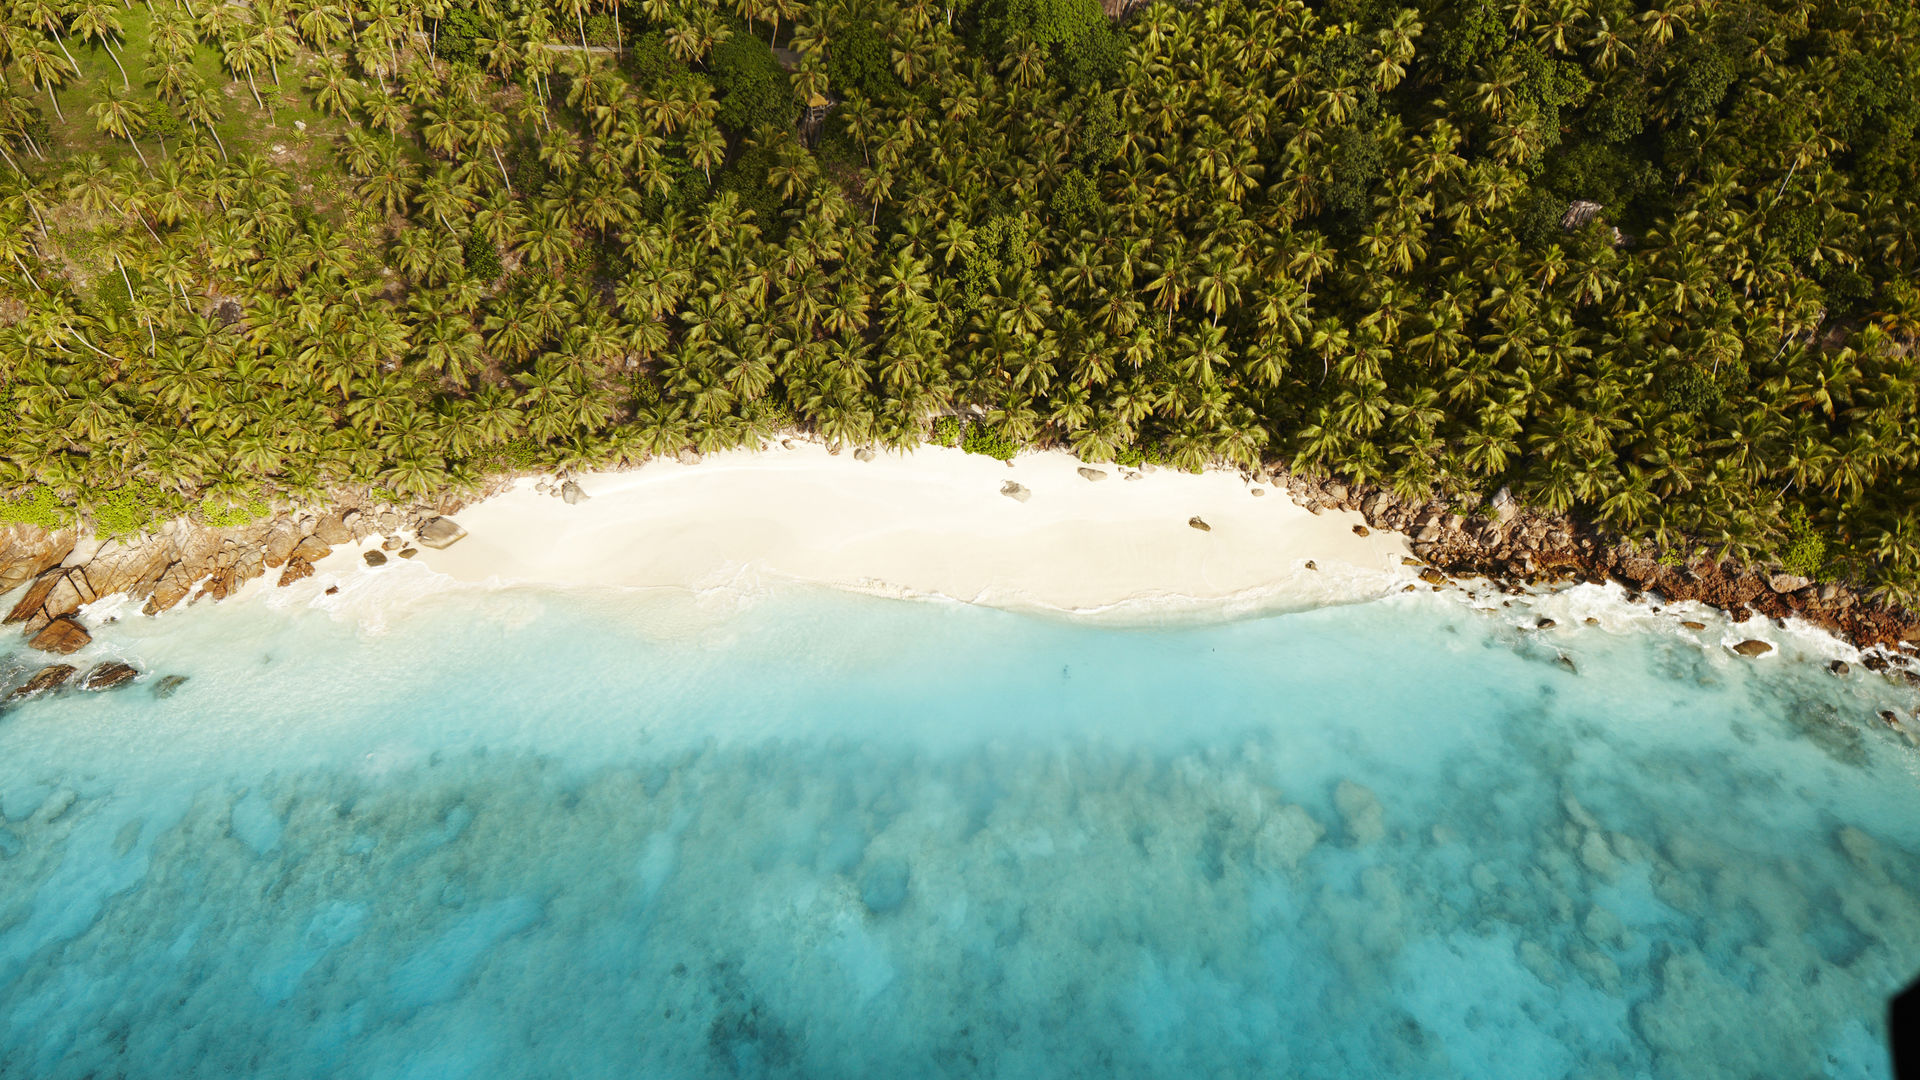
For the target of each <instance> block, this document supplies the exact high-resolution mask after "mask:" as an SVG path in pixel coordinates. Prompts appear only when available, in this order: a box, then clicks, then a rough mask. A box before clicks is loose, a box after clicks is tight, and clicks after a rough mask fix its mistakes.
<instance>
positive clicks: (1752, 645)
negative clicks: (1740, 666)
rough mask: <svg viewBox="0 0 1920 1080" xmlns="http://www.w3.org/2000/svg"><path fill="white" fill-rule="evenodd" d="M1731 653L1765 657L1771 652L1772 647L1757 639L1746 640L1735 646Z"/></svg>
mask: <svg viewBox="0 0 1920 1080" xmlns="http://www.w3.org/2000/svg"><path fill="white" fill-rule="evenodd" d="M1733 651H1734V652H1737V653H1739V654H1740V655H1741V656H1765V655H1766V654H1768V653H1770V652H1772V651H1773V646H1772V645H1769V644H1767V643H1766V642H1764V641H1761V640H1760V639H1758V638H1748V639H1747V640H1745V641H1743V642H1741V643H1740V644H1738V645H1735V646H1734V647H1733Z"/></svg>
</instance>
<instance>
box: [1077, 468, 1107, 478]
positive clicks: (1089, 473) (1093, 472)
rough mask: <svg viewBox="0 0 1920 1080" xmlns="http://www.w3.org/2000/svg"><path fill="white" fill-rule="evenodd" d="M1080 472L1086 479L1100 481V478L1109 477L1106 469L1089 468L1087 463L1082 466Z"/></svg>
mask: <svg viewBox="0 0 1920 1080" xmlns="http://www.w3.org/2000/svg"><path fill="white" fill-rule="evenodd" d="M1079 472H1080V476H1081V478H1082V479H1084V480H1095V481H1098V480H1105V479H1106V478H1107V473H1106V470H1105V469H1089V468H1087V467H1086V466H1085V465H1082V466H1080V469H1079Z"/></svg>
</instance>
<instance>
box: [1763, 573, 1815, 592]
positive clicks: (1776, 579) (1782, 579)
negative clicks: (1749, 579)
mask: <svg viewBox="0 0 1920 1080" xmlns="http://www.w3.org/2000/svg"><path fill="white" fill-rule="evenodd" d="M1811 584H1813V582H1812V581H1811V580H1809V579H1807V578H1803V577H1801V576H1800V575H1799V574H1774V575H1772V576H1770V577H1768V578H1767V588H1769V589H1772V590H1773V591H1774V592H1777V593H1790V592H1798V591H1799V590H1801V589H1804V588H1806V587H1807V586H1809V585H1811Z"/></svg>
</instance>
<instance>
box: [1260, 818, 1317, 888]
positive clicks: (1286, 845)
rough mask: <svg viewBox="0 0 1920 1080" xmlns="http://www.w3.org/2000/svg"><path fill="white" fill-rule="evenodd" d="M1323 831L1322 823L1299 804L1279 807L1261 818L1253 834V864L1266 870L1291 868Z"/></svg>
mask: <svg viewBox="0 0 1920 1080" xmlns="http://www.w3.org/2000/svg"><path fill="white" fill-rule="evenodd" d="M1326 834H1327V830H1326V827H1325V826H1323V825H1321V824H1320V823H1319V822H1317V821H1315V820H1313V817H1312V816H1311V815H1309V814H1308V813H1307V812H1306V810H1304V809H1303V808H1301V807H1298V806H1286V807H1282V808H1281V809H1280V810H1279V812H1277V813H1275V814H1273V815H1271V816H1270V817H1268V818H1267V820H1266V821H1264V822H1262V823H1261V824H1260V831H1259V832H1257V833H1255V834H1254V837H1253V861H1254V865H1255V866H1257V867H1259V868H1260V869H1262V870H1265V871H1268V872H1272V871H1275V870H1291V869H1293V868H1294V867H1296V866H1299V865H1300V860H1302V859H1304V858H1306V857H1307V854H1308V853H1309V852H1311V851H1312V850H1313V849H1314V847H1316V846H1317V845H1318V844H1319V843H1320V838H1321V837H1323V836H1325V835H1326Z"/></svg>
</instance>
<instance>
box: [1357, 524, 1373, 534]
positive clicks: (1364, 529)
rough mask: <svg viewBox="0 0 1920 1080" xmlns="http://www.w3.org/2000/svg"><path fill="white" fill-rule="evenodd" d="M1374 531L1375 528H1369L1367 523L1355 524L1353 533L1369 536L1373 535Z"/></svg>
mask: <svg viewBox="0 0 1920 1080" xmlns="http://www.w3.org/2000/svg"><path fill="white" fill-rule="evenodd" d="M1372 532H1373V530H1371V529H1369V528H1367V527H1366V526H1365V525H1355V526H1354V527H1353V535H1355V536H1368V535H1371V534H1372Z"/></svg>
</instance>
